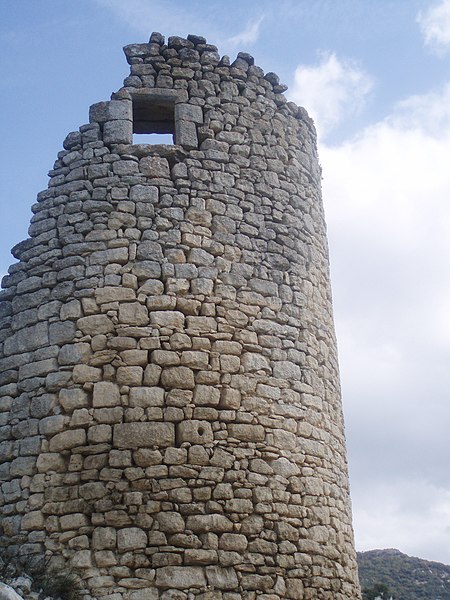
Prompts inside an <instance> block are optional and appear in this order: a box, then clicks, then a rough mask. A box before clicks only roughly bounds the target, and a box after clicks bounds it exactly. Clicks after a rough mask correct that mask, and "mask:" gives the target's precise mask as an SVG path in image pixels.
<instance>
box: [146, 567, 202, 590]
mask: <svg viewBox="0 0 450 600" xmlns="http://www.w3.org/2000/svg"><path fill="white" fill-rule="evenodd" d="M156 585H157V586H158V587H159V588H163V589H164V588H166V589H167V588H176V589H180V590H186V589H189V588H191V587H193V588H202V587H204V586H206V577H205V573H204V571H203V569H202V568H201V567H162V568H160V569H156Z"/></svg>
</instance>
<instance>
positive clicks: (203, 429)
mask: <svg viewBox="0 0 450 600" xmlns="http://www.w3.org/2000/svg"><path fill="white" fill-rule="evenodd" d="M213 440H214V434H213V431H212V427H211V423H209V422H208V421H197V420H189V421H183V422H181V423H178V425H177V441H178V443H179V444H182V443H183V442H190V443H191V444H211V443H212V442H213Z"/></svg>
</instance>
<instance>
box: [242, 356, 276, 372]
mask: <svg viewBox="0 0 450 600" xmlns="http://www.w3.org/2000/svg"><path fill="white" fill-rule="evenodd" d="M241 365H242V366H243V367H244V370H245V371H247V372H249V373H252V372H256V371H264V372H266V373H270V371H271V369H270V362H269V359H268V358H267V357H265V356H262V355H261V354H257V353H256V352H244V354H243V355H242V357H241Z"/></svg>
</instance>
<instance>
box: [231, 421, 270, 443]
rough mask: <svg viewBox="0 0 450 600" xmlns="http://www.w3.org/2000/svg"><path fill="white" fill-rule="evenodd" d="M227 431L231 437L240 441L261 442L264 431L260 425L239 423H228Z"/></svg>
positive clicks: (263, 437) (264, 434) (264, 435)
mask: <svg viewBox="0 0 450 600" xmlns="http://www.w3.org/2000/svg"><path fill="white" fill-rule="evenodd" d="M228 432H229V434H230V436H231V437H233V438H236V439H238V440H241V441H242V442H263V441H264V439H265V437H266V432H265V430H264V427H263V426H262V425H247V424H241V423H230V424H229V425H228Z"/></svg>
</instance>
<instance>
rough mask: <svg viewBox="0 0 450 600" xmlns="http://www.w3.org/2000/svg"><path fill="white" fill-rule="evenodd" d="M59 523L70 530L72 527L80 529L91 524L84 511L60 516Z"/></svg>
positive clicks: (64, 529)
mask: <svg viewBox="0 0 450 600" xmlns="http://www.w3.org/2000/svg"><path fill="white" fill-rule="evenodd" d="M59 523H60V525H61V529H62V530H63V531H68V530H70V529H74V530H78V529H80V527H87V526H88V525H89V519H88V518H87V516H86V515H84V514H82V513H71V514H69V515H63V516H62V517H60V519H59Z"/></svg>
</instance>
